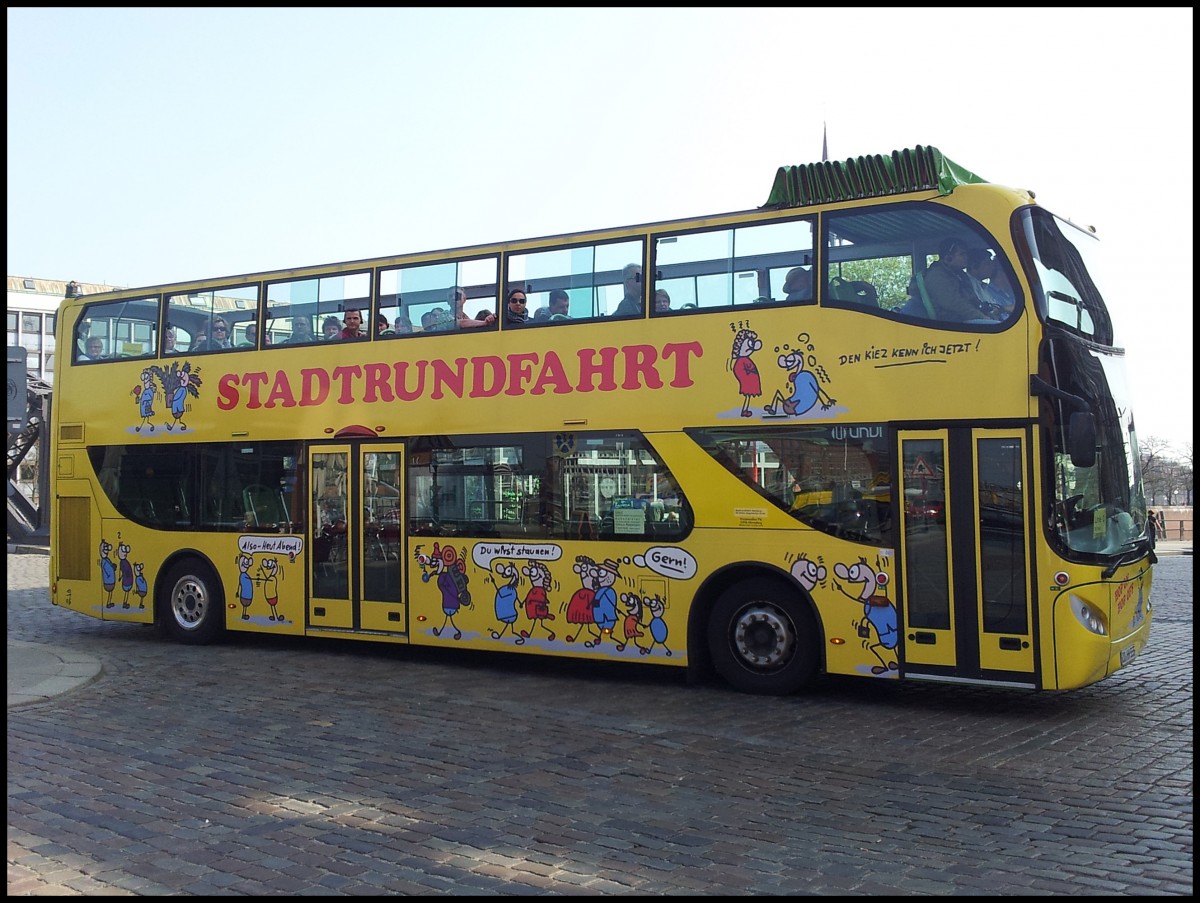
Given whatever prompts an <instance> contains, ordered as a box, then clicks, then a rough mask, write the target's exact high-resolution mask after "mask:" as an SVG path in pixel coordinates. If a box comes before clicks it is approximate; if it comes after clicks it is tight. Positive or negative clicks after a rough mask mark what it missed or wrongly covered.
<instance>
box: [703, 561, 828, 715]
mask: <svg viewBox="0 0 1200 903" xmlns="http://www.w3.org/2000/svg"><path fill="white" fill-rule="evenodd" d="M708 648H709V653H710V654H711V655H712V660H713V665H714V667H715V668H716V669H717V673H718V674H720V675H721V677H722V678H724V679H725V680H726V681H727V682H728V683H729V684H730V685H731V686H733V687H734V689H737V690H740V691H742V692H743V693H755V694H758V695H760V696H783V695H786V694H788V693H794V692H796V691H797V690H799V689H801V688H802V687H803V686H804V685H805V684H807V683H808V682H809V681H810V680H812V678H813V675H814V674H816V671H817V665H818V663H819V662H818V653H817V625H816V620H815V619H814V617H813V614H812V611H811V610H810V609H809V607H808V606H807V605H806V604H805V603H804V600H803V599H800V598H799V597H798V596H797V595H796V593H795V591H793V590H789V589H788V588H787V587H785V586H783V585H781V584H780V582H779V581H777V580H772V579H771V578H769V577H755V578H752V579H750V580H744V581H742V582H741V583H736V584H734V585H733V586H730V587H729V588H728V589H726V590H725V591H724V592H722V593H721V595H720V596H718V597H717V602H716V605H714V606H713V610H712V615H711V617H710V620H709V622H708Z"/></svg>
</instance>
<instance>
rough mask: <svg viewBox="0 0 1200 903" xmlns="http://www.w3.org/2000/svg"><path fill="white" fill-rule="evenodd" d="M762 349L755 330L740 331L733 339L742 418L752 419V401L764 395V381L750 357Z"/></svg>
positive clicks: (731, 351) (733, 357)
mask: <svg viewBox="0 0 1200 903" xmlns="http://www.w3.org/2000/svg"><path fill="white" fill-rule="evenodd" d="M761 348H762V342H761V341H760V340H759V338H758V333H757V332H755V331H754V330H753V329H739V330H738V332H737V334H736V335H735V336H734V337H733V348H732V349H731V350H730V357H731V358H732V359H733V375H734V376H735V377H736V378H737V384H738V391H739V392H740V393H742V416H743V417H750V416H752V413H751V411H750V399H751V398H758V396H760V395H762V379H761V378H760V377H759V375H758V365H757V364H755V363H754V361H753V360H751V358H750V355H752V354H753V353H754V352H756V351H758V350H759V349H761Z"/></svg>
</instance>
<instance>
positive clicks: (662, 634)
mask: <svg viewBox="0 0 1200 903" xmlns="http://www.w3.org/2000/svg"><path fill="white" fill-rule="evenodd" d="M646 607H647V608H649V609H650V638H651V639H652V640H653V641H654V642H652V643H651V644H650V645H649V646H640V647H639V651H640V652H641V653H642V655H649V654H650V652H651V650H653V649H654V647H655V646H662V647H663V651H664V652H665V653H666V654H667V657H668V658H670V656H671V650H670V649H668V648H667V622H666V621H664V620H663V612H664V611H666V608H667V603H666V600H665V599H663V598H662V596H657V595H656V596H651V597H650V598H648V599H646Z"/></svg>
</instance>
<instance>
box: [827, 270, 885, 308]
mask: <svg viewBox="0 0 1200 903" xmlns="http://www.w3.org/2000/svg"><path fill="white" fill-rule="evenodd" d="M829 297H830V298H832V299H833V300H834V301H849V302H850V303H852V304H862V305H864V306H866V307H878V306H879V292H878V291H876V289H875V286H874V285H872V284H871V283H869V282H864V281H862V280H851V279H843V278H842V277H841V276H831V277H830V278H829Z"/></svg>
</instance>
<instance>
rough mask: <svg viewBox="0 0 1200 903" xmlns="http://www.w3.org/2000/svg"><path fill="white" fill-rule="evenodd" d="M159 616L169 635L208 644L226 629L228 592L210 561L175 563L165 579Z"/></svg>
mask: <svg viewBox="0 0 1200 903" xmlns="http://www.w3.org/2000/svg"><path fill="white" fill-rule="evenodd" d="M159 617H160V618H161V619H162V625H163V629H164V631H165V632H166V634H167V636H169V637H170V638H171V639H173V640H176V641H178V642H180V643H188V644H190V645H195V646H199V645H204V644H206V643H211V642H213V641H214V640H216V639H218V638H219V637H220V636H221V634H222V633H224V631H225V594H224V592H223V591H222V589H221V583H220V581H219V580H217V576H216V574H214V573H213V571H212V568H210V567H209V566H208V565H207V564H205V563H204V562H202V561H200V560H199V559H196V558H188V559H185V560H183V561H180V562H179V563H177V564H175V565H173V566H172V567H171V569H170V570H169V571H168V572H167V576H166V579H165V580H164V581H163V583H162V596H161V598H160V599H159Z"/></svg>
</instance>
